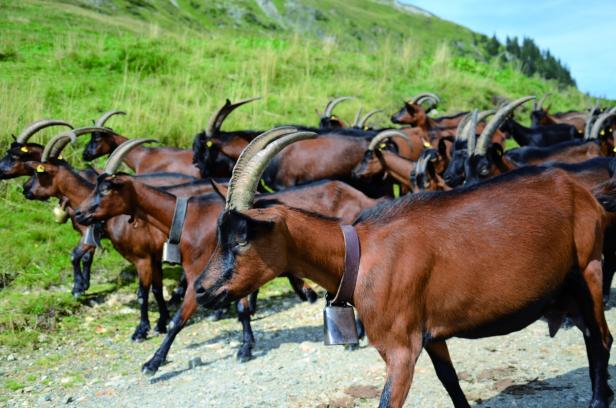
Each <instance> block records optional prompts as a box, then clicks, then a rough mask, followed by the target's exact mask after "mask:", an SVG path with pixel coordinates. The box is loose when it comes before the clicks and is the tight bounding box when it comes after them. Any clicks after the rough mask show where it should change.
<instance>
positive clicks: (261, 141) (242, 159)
mask: <svg viewBox="0 0 616 408" xmlns="http://www.w3.org/2000/svg"><path fill="white" fill-rule="evenodd" d="M296 132H297V129H295V128H294V127H292V126H281V127H277V128H274V129H270V130H268V131H267V132H264V133H261V134H260V135H259V136H257V137H255V138H254V139H253V140H252V141H251V142H250V143H249V144H248V146H246V147H245V148H244V150H242V153H240V156H239V157H238V159H237V161H236V162H235V166H233V171H232V172H231V179H230V180H229V185H231V184H232V183H237V180H238V179H239V178H240V177H241V176H242V173H243V172H244V170H245V168H246V166H247V165H248V163H250V161H251V160H252V158H253V157H254V156H255V155H256V154H257V153H259V152H260V151H261V150H263V149H264V148H265V147H267V145H268V144H270V143H271V142H273V141H274V140H276V139H279V138H281V137H283V136H286V135H290V134H292V133H296ZM232 195H233V191H231V190H229V191H228V192H227V197H228V198H229V199H231V196H232Z"/></svg>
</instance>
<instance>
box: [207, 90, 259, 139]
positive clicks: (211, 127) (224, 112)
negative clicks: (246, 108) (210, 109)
mask: <svg viewBox="0 0 616 408" xmlns="http://www.w3.org/2000/svg"><path fill="white" fill-rule="evenodd" d="M258 99H261V97H260V96H255V97H254V98H248V99H242V100H241V101H238V102H235V103H231V101H230V100H229V99H227V100H226V102H225V104H224V105H223V106H221V107H220V108H219V109H218V110H217V111H216V112H214V114H213V115H212V116H210V119H209V120H208V123H207V128H206V129H205V136H206V137H208V138H211V137H214V135H215V134H216V133H217V132H218V131H220V128H221V127H222V123H223V122H224V121H225V119H227V116H229V114H231V112H233V111H234V110H235V109H237V108H239V107H240V106H242V105H244V104H247V103H249V102H252V101H256V100H258Z"/></svg>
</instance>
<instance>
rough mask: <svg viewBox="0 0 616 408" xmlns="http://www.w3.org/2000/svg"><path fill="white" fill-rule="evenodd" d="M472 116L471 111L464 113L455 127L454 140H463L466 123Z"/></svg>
mask: <svg viewBox="0 0 616 408" xmlns="http://www.w3.org/2000/svg"><path fill="white" fill-rule="evenodd" d="M472 116H473V112H469V113H467V114H466V115H464V117H463V118H462V120H461V121H460V122H459V123H458V127H457V128H456V136H455V137H454V140H464V136H465V135H466V133H465V129H466V125H467V124H468V122H469V121H470V120H471V117H472Z"/></svg>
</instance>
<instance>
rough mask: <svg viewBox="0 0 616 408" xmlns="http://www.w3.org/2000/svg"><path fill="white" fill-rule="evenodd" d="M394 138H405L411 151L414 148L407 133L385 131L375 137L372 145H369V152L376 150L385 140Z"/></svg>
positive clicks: (393, 130)
mask: <svg viewBox="0 0 616 408" xmlns="http://www.w3.org/2000/svg"><path fill="white" fill-rule="evenodd" d="M394 136H398V137H401V138H403V139H404V140H406V143H408V145H409V147H410V148H411V149H412V148H413V142H412V141H411V138H410V137H408V135H407V134H406V133H404V132H402V131H401V130H395V129H389V130H383V131H382V132H379V133H378V134H377V135H376V136H374V137H373V138H372V140H371V141H370V144H368V150H374V149H375V148H376V147H377V146H378V145H379V144H380V143H381V142H382V141H383V140H385V139H389V138H392V137H394Z"/></svg>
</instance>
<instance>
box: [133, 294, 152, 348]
mask: <svg viewBox="0 0 616 408" xmlns="http://www.w3.org/2000/svg"><path fill="white" fill-rule="evenodd" d="M149 292H150V288H149V287H148V288H146V287H144V286H143V285H142V284H141V282H139V290H138V291H137V301H138V302H139V306H140V310H141V319H140V321H139V325H138V326H137V328H136V329H135V332H134V333H133V335H132V336H131V338H132V339H133V341H143V340H145V339H146V338H147V337H148V332H149V331H150V319H149V317H148V297H149V294H150V293H149Z"/></svg>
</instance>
